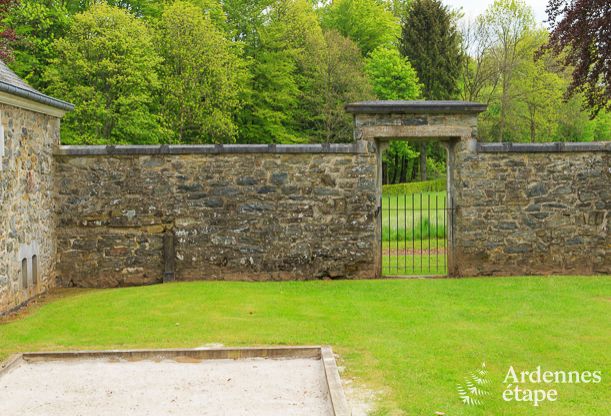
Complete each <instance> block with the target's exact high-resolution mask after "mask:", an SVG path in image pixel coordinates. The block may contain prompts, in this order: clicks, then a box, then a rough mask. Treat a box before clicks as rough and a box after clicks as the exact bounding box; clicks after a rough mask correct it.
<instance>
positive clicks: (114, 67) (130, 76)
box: [45, 4, 163, 144]
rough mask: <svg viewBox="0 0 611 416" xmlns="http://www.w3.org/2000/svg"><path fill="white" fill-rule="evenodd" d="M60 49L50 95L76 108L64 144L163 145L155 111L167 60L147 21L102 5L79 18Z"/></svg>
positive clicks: (50, 77)
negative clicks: (159, 52) (162, 68)
mask: <svg viewBox="0 0 611 416" xmlns="http://www.w3.org/2000/svg"><path fill="white" fill-rule="evenodd" d="M55 48H56V51H57V58H55V59H54V60H52V65H51V66H50V67H49V68H48V70H47V71H46V73H45V81H46V82H48V83H49V88H48V92H49V93H51V94H53V95H55V96H57V97H61V98H63V99H65V100H68V101H71V102H73V103H74V104H76V108H75V110H74V111H73V112H70V113H68V114H67V116H66V118H65V121H64V123H63V127H64V128H63V132H62V133H63V135H62V138H63V141H64V143H87V144H93V143H156V142H159V141H160V140H163V138H162V136H161V130H160V127H159V123H158V117H157V116H156V115H155V113H154V111H153V108H152V107H153V96H154V94H155V93H156V91H158V88H159V80H158V78H157V73H156V70H157V66H158V65H159V63H160V61H161V59H160V58H159V57H158V55H157V53H156V52H155V48H154V46H153V41H152V37H151V34H150V33H149V30H148V28H147V27H146V26H145V25H144V23H143V22H142V21H140V20H139V19H137V18H136V17H134V16H133V15H130V14H129V13H128V12H126V11H125V10H123V9H119V8H116V7H112V6H108V5H105V4H96V5H94V6H92V7H91V8H90V9H88V10H87V11H86V12H83V13H79V14H77V15H75V16H74V22H73V24H72V26H71V28H70V29H69V31H68V33H67V34H66V36H65V37H64V38H62V39H59V40H57V41H56V42H55Z"/></svg>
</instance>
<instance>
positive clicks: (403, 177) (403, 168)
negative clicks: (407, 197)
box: [399, 155, 407, 183]
mask: <svg viewBox="0 0 611 416" xmlns="http://www.w3.org/2000/svg"><path fill="white" fill-rule="evenodd" d="M399 181H400V182H401V183H405V182H407V156H405V155H403V161H402V162H401V177H400V178H399Z"/></svg>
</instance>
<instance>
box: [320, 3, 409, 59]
mask: <svg viewBox="0 0 611 416" xmlns="http://www.w3.org/2000/svg"><path fill="white" fill-rule="evenodd" d="M322 22H323V26H324V27H325V28H327V29H335V30H337V31H338V32H340V33H341V34H342V35H344V36H347V37H349V38H350V39H352V40H353V41H355V42H356V44H357V45H359V48H360V49H361V51H362V52H363V55H365V56H366V55H368V54H369V53H370V52H371V51H373V50H374V49H376V48H377V47H380V46H385V47H389V46H392V45H394V44H395V43H396V41H397V37H398V36H399V33H400V26H399V21H398V18H397V17H395V16H394V15H393V13H392V12H391V11H390V10H389V9H388V8H387V5H386V4H385V3H384V2H381V1H377V0H335V1H333V2H331V3H330V5H329V6H328V7H327V8H325V9H324V10H323V12H322Z"/></svg>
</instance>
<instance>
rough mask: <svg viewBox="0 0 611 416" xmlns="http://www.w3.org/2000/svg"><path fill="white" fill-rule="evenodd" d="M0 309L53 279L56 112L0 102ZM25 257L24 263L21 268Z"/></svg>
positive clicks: (3, 309) (21, 298)
mask: <svg viewBox="0 0 611 416" xmlns="http://www.w3.org/2000/svg"><path fill="white" fill-rule="evenodd" d="M0 121H1V123H2V130H3V137H0V140H3V145H2V144H0V147H1V148H2V150H1V151H0V163H1V169H0V313H1V312H3V311H6V310H10V309H12V308H14V307H17V306H18V305H20V304H21V303H23V302H25V301H27V300H28V299H30V298H31V297H33V296H35V295H36V294H39V293H42V292H43V291H45V290H46V289H47V288H49V287H51V286H53V285H55V256H56V241H57V239H56V217H55V211H56V210H55V207H54V203H55V202H54V201H55V198H54V184H53V178H54V166H55V164H54V163H53V152H54V148H55V147H56V146H57V145H58V144H59V124H60V122H59V118H57V117H54V116H50V115H46V114H42V113H40V112H35V111H31V110H26V109H23V108H19V107H16V106H13V105H7V104H0ZM22 263H23V266H24V267H23V269H22Z"/></svg>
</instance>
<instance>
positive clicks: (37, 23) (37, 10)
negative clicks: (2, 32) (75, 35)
mask: <svg viewBox="0 0 611 416" xmlns="http://www.w3.org/2000/svg"><path fill="white" fill-rule="evenodd" d="M63 3H64V2H62V1H60V0H20V2H19V3H18V4H17V5H16V6H15V7H13V8H12V9H11V12H10V14H9V15H8V16H7V18H6V20H5V22H6V24H7V25H9V26H10V27H12V28H14V33H15V35H16V40H15V42H14V51H15V60H14V61H13V62H12V63H11V69H12V70H13V71H15V72H16V73H17V74H18V75H19V76H21V77H22V78H24V79H25V80H26V81H27V82H28V83H30V85H32V86H34V87H35V88H38V89H40V90H44V89H45V88H46V85H45V83H44V82H43V79H42V76H43V72H44V71H45V69H46V68H47V67H48V66H49V64H50V63H51V60H53V59H54V58H55V57H56V55H57V54H56V52H55V45H54V42H55V41H56V40H57V39H59V38H61V37H62V36H64V35H65V33H66V31H67V30H68V27H69V25H70V21H71V18H70V16H69V13H68V10H67V9H66V7H65V6H64V4H63Z"/></svg>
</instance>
